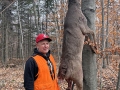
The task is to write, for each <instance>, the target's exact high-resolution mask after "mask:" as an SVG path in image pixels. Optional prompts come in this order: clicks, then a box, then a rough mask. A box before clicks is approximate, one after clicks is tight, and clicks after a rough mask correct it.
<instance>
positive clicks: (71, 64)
mask: <svg viewBox="0 0 120 90" xmlns="http://www.w3.org/2000/svg"><path fill="white" fill-rule="evenodd" d="M63 34H64V36H63V45H62V55H61V61H60V66H59V72H58V78H59V79H66V80H67V82H68V84H69V83H71V80H72V81H73V82H74V83H75V84H76V86H77V89H78V90H83V71H82V50H83V46H84V40H85V35H86V34H90V35H91V36H92V37H93V40H92V41H93V42H94V43H95V35H94V32H93V31H92V30H91V29H90V28H89V27H88V26H87V19H86V18H85V16H84V15H83V13H82V11H81V9H80V0H69V2H68V11H67V14H66V18H65V22H64V33H63ZM69 81H70V82H69ZM69 86H71V85H69ZM69 86H68V88H67V89H66V90H71V89H69Z"/></svg>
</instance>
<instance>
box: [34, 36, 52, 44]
mask: <svg viewBox="0 0 120 90" xmlns="http://www.w3.org/2000/svg"><path fill="white" fill-rule="evenodd" d="M44 39H47V40H48V41H49V42H50V41H52V39H50V38H49V36H48V35H46V34H39V35H38V36H37V37H36V43H38V42H39V41H42V40H44Z"/></svg>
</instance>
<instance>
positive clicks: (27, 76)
mask: <svg viewBox="0 0 120 90" xmlns="http://www.w3.org/2000/svg"><path fill="white" fill-rule="evenodd" d="M37 72H38V67H37V64H36V62H35V60H34V59H33V58H32V57H31V58H29V59H28V60H27V61H26V64H25V70H24V87H25V90H34V81H35V75H36V74H37Z"/></svg>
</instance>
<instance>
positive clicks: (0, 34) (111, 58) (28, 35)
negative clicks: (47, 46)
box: [0, 0, 120, 90]
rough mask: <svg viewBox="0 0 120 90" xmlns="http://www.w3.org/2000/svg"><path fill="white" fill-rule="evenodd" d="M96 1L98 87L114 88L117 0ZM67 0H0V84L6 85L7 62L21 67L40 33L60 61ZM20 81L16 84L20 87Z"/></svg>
mask: <svg viewBox="0 0 120 90" xmlns="http://www.w3.org/2000/svg"><path fill="white" fill-rule="evenodd" d="M95 3H96V5H95V6H96V18H95V33H96V41H97V47H98V51H99V54H97V57H96V62H97V72H98V75H97V81H98V90H115V89H116V87H117V80H118V79H117V78H118V65H119V61H120V57H119V54H120V0H96V2H95ZM67 4H68V3H67V0H0V53H1V54H0V63H1V64H0V67H1V70H0V72H1V73H0V88H2V89H3V90H5V89H6V88H7V86H6V84H5V83H6V82H7V80H6V79H5V78H4V79H3V76H4V74H5V75H6V74H7V75H8V76H9V75H10V74H11V72H10V71H9V69H8V71H7V69H6V67H8V65H10V64H12V65H18V66H19V65H22V66H23V67H24V64H25V61H26V60H27V59H28V58H29V57H30V56H31V55H32V53H33V48H34V47H35V37H36V35H37V34H39V33H46V34H48V35H49V36H50V37H51V38H52V40H53V41H52V42H51V51H52V54H53V55H54V57H55V59H56V61H57V62H58V63H59V61H60V56H61V50H62V38H63V25H64V18H65V15H66V12H67ZM23 67H20V68H17V69H16V70H17V71H16V72H17V73H18V71H19V75H21V77H20V78H21V79H20V80H18V81H19V82H18V84H19V83H21V84H22V74H23ZM20 70H21V71H20ZM8 72H10V73H8ZM20 72H21V73H20ZM13 75H16V74H15V73H14V74H13ZM16 77H17V76H16ZM6 78H7V77H6ZM13 81H14V82H16V81H15V79H12V82H13ZM9 83H10V81H9ZM14 84H15V83H14ZM14 84H13V83H12V84H11V86H9V88H10V87H11V88H13V87H14ZM21 84H20V86H19V85H18V87H16V88H19V89H20V88H21V89H22V85H21ZM118 84H119V83H118ZM8 90H17V89H8Z"/></svg>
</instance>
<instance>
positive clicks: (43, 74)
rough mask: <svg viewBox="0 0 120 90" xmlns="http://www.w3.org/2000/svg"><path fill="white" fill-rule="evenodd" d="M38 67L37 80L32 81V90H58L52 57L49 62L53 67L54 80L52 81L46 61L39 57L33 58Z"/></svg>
mask: <svg viewBox="0 0 120 90" xmlns="http://www.w3.org/2000/svg"><path fill="white" fill-rule="evenodd" d="M33 58H34V60H35V61H36V63H37V65H38V74H37V76H38V77H37V79H36V80H35V81H34V90H60V88H59V86H58V82H57V76H56V64H55V61H54V58H53V56H52V55H50V61H51V62H52V64H53V67H54V73H55V79H54V80H52V78H51V75H50V70H49V67H48V65H47V61H46V60H45V59H44V58H43V57H42V56H39V55H36V56H34V57H33Z"/></svg>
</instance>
